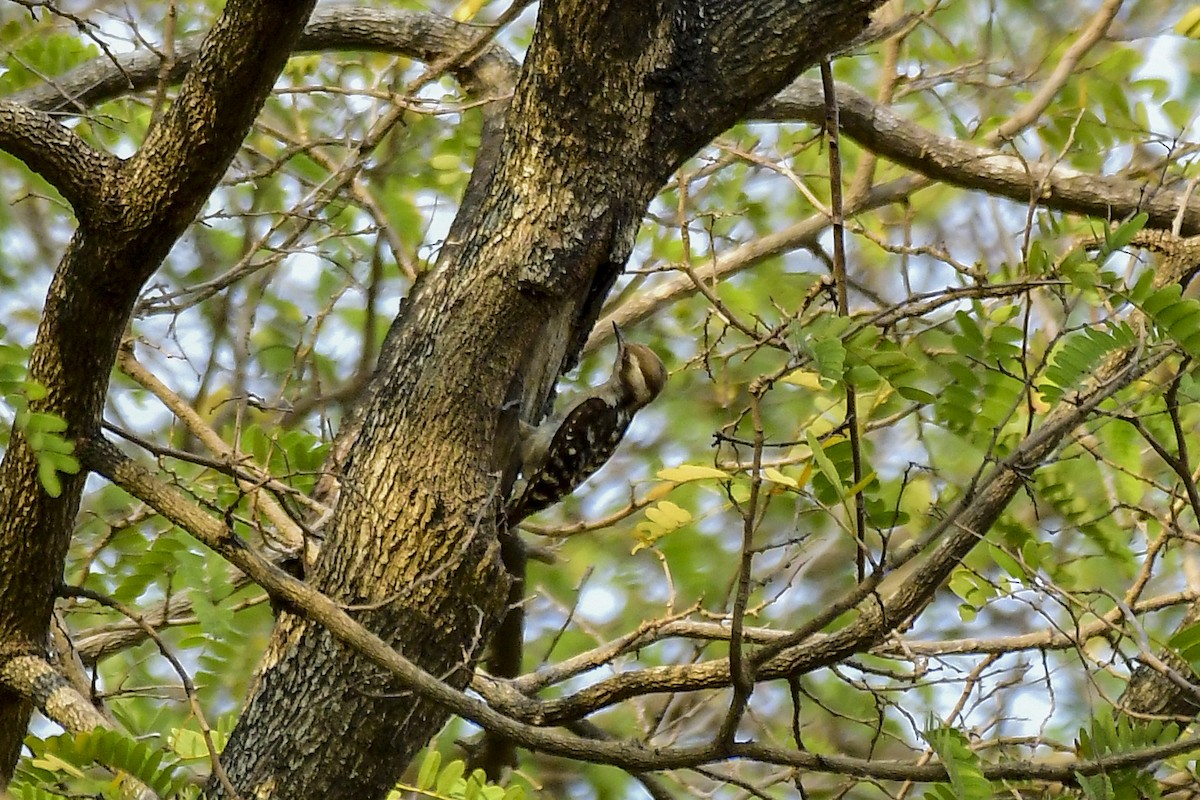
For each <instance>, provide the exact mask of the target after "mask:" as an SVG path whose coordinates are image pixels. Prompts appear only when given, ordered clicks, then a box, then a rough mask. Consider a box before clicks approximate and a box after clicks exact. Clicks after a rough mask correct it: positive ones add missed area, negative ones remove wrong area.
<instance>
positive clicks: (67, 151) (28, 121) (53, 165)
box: [0, 100, 121, 224]
mask: <svg viewBox="0 0 1200 800" xmlns="http://www.w3.org/2000/svg"><path fill="white" fill-rule="evenodd" d="M0 150H4V151H5V152H7V153H10V154H12V155H13V156H15V157H16V158H18V159H20V160H21V161H22V162H24V164H25V165H26V166H27V167H29V168H30V169H31V170H33V171H34V172H35V173H37V174H38V175H40V176H41V177H43V178H45V179H46V182H47V183H49V184H50V185H51V186H53V187H54V188H55V189H57V190H58V191H59V192H60V193H61V194H62V196H63V197H64V198H66V201H67V202H68V203H70V204H71V208H72V209H74V211H75V215H76V216H77V217H78V218H79V220H80V221H81V222H83V223H84V224H86V223H87V221H88V220H89V219H90V218H91V217H92V216H93V214H94V211H95V204H96V203H98V202H100V199H101V198H102V197H103V195H104V193H103V188H102V187H103V185H104V182H105V180H106V178H108V177H111V176H112V175H113V174H114V173H115V171H116V169H117V167H118V166H119V165H120V163H121V162H120V159H118V158H116V157H114V156H111V155H109V154H107V153H104V152H101V151H100V150H96V149H95V148H93V147H92V146H91V145H89V144H88V143H87V142H85V141H84V140H83V139H81V138H79V136H77V135H76V134H75V133H74V131H71V130H70V129H68V128H65V127H63V126H62V125H60V124H58V123H57V122H55V121H54V119H53V118H52V117H50V115H49V114H45V113H42V112H40V111H35V110H33V109H30V108H26V107H24V106H22V105H20V104H18V103H13V102H9V101H6V100H0Z"/></svg>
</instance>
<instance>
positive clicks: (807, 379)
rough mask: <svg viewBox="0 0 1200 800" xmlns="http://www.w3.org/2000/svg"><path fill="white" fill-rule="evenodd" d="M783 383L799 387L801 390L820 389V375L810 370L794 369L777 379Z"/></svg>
mask: <svg viewBox="0 0 1200 800" xmlns="http://www.w3.org/2000/svg"><path fill="white" fill-rule="evenodd" d="M779 380H780V381H782V382H783V383H790V384H791V385H793V386H799V387H800V388H801V389H820V388H821V375H820V373H818V372H813V371H812V370H810V369H794V370H792V371H791V372H789V373H788V374H787V375H784V376H783V377H782V378H780V379H779Z"/></svg>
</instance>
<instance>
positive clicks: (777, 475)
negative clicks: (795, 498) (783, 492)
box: [763, 467, 800, 489]
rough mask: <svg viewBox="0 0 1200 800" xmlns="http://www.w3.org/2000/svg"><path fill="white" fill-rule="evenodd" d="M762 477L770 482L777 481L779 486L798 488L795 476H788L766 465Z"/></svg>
mask: <svg viewBox="0 0 1200 800" xmlns="http://www.w3.org/2000/svg"><path fill="white" fill-rule="evenodd" d="M763 477H764V478H766V479H767V480H769V481H770V482H771V483H778V484H780V485H781V486H789V487H791V488H793V489H799V488H800V484H799V483H797V482H796V479H795V478H789V477H788V476H787V475H784V474H783V473H782V472H780V471H779V470H777V469H775V468H774V467H767V468H766V469H764V470H763Z"/></svg>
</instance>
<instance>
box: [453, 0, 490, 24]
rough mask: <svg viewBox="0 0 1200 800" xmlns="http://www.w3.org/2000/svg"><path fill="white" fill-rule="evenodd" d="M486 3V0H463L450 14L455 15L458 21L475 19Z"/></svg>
mask: <svg viewBox="0 0 1200 800" xmlns="http://www.w3.org/2000/svg"><path fill="white" fill-rule="evenodd" d="M485 4H486V0H463V2H461V3H459V4H458V7H457V8H455V9H454V12H453V13H452V14H451V15H450V16H452V17H454V19H455V21H456V22H466V21H467V20H469V19H474V18H475V15H476V14H478V13H479V9H481V8H483V6H484V5H485Z"/></svg>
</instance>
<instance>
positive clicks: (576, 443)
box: [508, 324, 667, 522]
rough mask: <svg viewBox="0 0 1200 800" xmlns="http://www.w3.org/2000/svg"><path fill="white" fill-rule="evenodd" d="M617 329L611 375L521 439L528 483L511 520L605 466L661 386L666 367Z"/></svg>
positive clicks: (517, 496)
mask: <svg viewBox="0 0 1200 800" xmlns="http://www.w3.org/2000/svg"><path fill="white" fill-rule="evenodd" d="M613 328H614V329H615V330H616V333H617V362H616V364H615V365H614V366H613V372H612V375H611V376H610V377H609V379H608V380H607V381H606V382H605V383H603V384H601V385H600V386H597V387H596V388H594V389H592V390H591V391H589V392H586V393H585V394H583V395H582V396H580V397H579V398H577V399H575V400H574V401H572V402H571V403H570V404H569V405H568V406H567V408H566V409H565V410H564V411H563V413H561V414H558V415H555V416H554V417H552V418H551V419H550V420H548V421H546V422H544V423H543V424H542V425H540V426H538V427H537V428H535V429H530V430H529V431H528V433H527V434H526V436H525V437H524V438H523V440H522V444H521V474H522V476H523V482H522V483H521V484H520V485H518V487H517V490H516V491H515V492H514V494H513V500H512V502H510V503H509V506H508V518H509V521H510V522H517V521H520V520H521V519H524V518H525V517H527V516H529V515H530V514H532V513H534V512H536V511H540V510H542V509H543V508H548V507H549V506H552V505H554V504H555V503H557V502H558V501H559V500H561V499H562V498H564V497H566V496H567V495H568V494H570V493H571V492H573V491H574V490H575V488H576V487H577V486H579V484H581V483H583V482H584V481H585V480H587V479H588V478H589V477H591V476H592V474H593V473H595V472H596V470H598V469H600V467H602V466H604V462H606V461H608V459H609V457H610V456H612V454H613V453H614V452H615V451H616V449H617V446H618V445H619V444H620V443H621V439H622V437H624V435H625V431H626V429H628V428H629V423H630V422H631V421H632V420H633V415H634V414H636V413H637V412H638V410H639V409H641V408H642V407H644V406H645V405H646V404H648V403H649V402H650V401H651V400H653V399H654V398H655V397H657V396H658V393H659V392H661V391H662V388H663V384H665V383H666V380H667V371H666V368H665V367H664V366H663V363H662V360H661V359H659V357H658V356H657V355H655V354H654V351H653V350H651V349H650V348H649V347H646V346H645V345H641V344H633V343H630V342H626V341H625V339H624V337H623V336H622V335H621V330H620V328H617V326H616V325H615V324H614V325H613Z"/></svg>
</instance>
